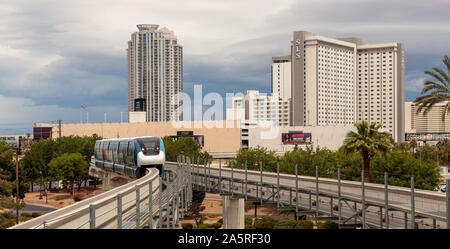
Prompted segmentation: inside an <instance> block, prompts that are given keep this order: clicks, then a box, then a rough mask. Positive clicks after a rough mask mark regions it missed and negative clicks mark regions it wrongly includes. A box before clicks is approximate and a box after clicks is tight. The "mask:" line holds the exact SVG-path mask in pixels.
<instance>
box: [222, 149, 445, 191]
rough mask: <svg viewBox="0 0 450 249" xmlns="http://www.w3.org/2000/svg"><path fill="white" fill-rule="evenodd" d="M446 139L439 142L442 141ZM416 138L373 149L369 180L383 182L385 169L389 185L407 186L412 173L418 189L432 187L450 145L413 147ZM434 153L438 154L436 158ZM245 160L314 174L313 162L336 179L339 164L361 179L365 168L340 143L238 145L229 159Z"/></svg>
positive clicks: (240, 163)
mask: <svg viewBox="0 0 450 249" xmlns="http://www.w3.org/2000/svg"><path fill="white" fill-rule="evenodd" d="M445 143H447V144H448V142H442V143H441V144H445ZM414 144H416V141H412V142H407V143H398V144H394V145H393V146H392V148H391V149H390V150H389V151H384V152H381V151H375V152H374V155H373V156H372V157H371V161H370V181H371V182H373V183H380V184H382V183H384V172H387V173H388V181H389V184H390V185H395V186H403V187H410V186H411V185H410V178H411V176H414V177H415V186H416V188H420V189H427V190H435V189H436V188H437V187H438V184H439V183H440V182H441V176H440V174H439V167H438V164H439V162H441V163H445V165H446V164H447V154H448V151H449V148H450V146H449V147H446V146H443V145H441V146H433V145H424V146H421V147H417V145H415V147H414V150H413V149H411V150H409V148H411V147H412V146H413V145H414ZM436 156H437V157H438V158H437V160H438V161H436ZM245 162H247V168H248V169H249V170H259V169H260V166H259V165H260V162H262V166H263V171H270V172H276V171H277V164H279V170H280V173H286V174H295V165H297V167H298V174H299V175H304V176H315V175H316V166H318V168H319V176H320V177H325V178H334V179H337V171H338V168H340V172H341V179H342V180H351V181H361V171H362V170H363V169H364V165H365V164H364V157H363V156H361V152H360V151H349V150H348V149H347V148H345V146H342V147H341V148H339V149H338V150H337V151H332V150H329V149H326V148H320V147H317V148H316V149H313V148H312V147H311V146H307V147H306V149H302V148H299V149H294V150H293V151H289V152H286V153H285V154H284V156H277V155H275V151H270V150H267V149H266V148H248V149H240V150H239V151H238V153H237V155H236V157H235V158H234V159H232V160H231V161H230V163H233V164H234V167H236V168H240V169H244V167H245Z"/></svg>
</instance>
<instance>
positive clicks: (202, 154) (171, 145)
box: [163, 137, 212, 164]
mask: <svg viewBox="0 0 450 249" xmlns="http://www.w3.org/2000/svg"><path fill="white" fill-rule="evenodd" d="M163 142H164V148H165V150H166V160H167V161H171V162H176V161H177V158H178V156H180V155H184V156H186V157H189V158H191V160H195V163H201V164H204V163H205V160H206V161H208V160H210V159H212V156H211V155H209V153H208V152H206V151H200V147H199V146H198V144H197V143H196V142H195V140H194V139H193V138H191V137H179V138H178V139H177V140H174V139H173V138H172V137H164V138H163Z"/></svg>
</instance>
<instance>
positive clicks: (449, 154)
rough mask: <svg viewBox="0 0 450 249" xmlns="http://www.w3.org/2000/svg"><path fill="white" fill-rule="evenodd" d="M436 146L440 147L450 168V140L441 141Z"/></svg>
mask: <svg viewBox="0 0 450 249" xmlns="http://www.w3.org/2000/svg"><path fill="white" fill-rule="evenodd" d="M436 146H437V147H438V149H439V151H440V152H441V153H442V154H443V155H444V157H446V159H447V160H446V161H447V166H450V140H448V139H447V138H446V139H444V140H441V141H439V142H438V143H437V144H436Z"/></svg>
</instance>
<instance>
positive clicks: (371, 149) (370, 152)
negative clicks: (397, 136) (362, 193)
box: [344, 120, 394, 182]
mask: <svg viewBox="0 0 450 249" xmlns="http://www.w3.org/2000/svg"><path fill="white" fill-rule="evenodd" d="M355 126H356V129H357V132H353V131H350V132H349V133H347V136H346V138H345V140H344V150H345V151H346V152H347V153H350V152H355V151H358V152H360V153H361V156H362V157H363V160H364V181H365V182H370V160H371V159H372V158H373V157H374V156H375V155H376V154H377V153H378V152H383V153H385V152H387V151H390V150H391V149H392V148H393V146H394V145H393V144H394V141H393V139H392V135H391V134H390V133H389V132H380V131H378V130H379V129H380V128H381V126H382V125H381V124H380V123H375V122H371V123H370V124H369V122H367V121H365V120H363V121H360V122H357V123H356V124H355Z"/></svg>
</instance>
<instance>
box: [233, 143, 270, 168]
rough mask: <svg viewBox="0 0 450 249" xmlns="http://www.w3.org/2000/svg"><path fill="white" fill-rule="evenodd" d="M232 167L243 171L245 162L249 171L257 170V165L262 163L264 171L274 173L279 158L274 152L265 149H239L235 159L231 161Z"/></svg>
mask: <svg viewBox="0 0 450 249" xmlns="http://www.w3.org/2000/svg"><path fill="white" fill-rule="evenodd" d="M232 161H233V164H234V167H236V168H240V169H243V168H245V162H247V168H248V169H249V170H259V163H260V162H262V165H263V170H264V171H272V172H273V171H276V168H277V162H279V158H278V157H277V156H276V155H275V151H269V150H267V149H266V148H248V149H244V148H242V149H239V151H238V153H237V155H236V157H235V158H234V159H233V160H232Z"/></svg>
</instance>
